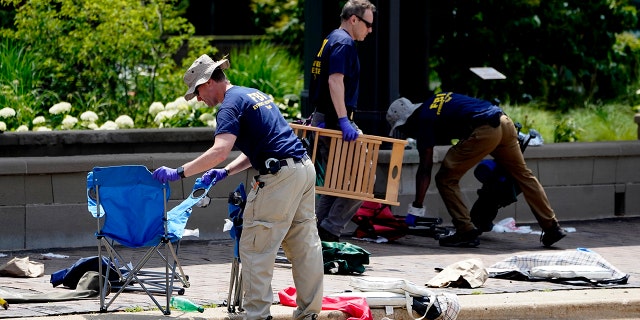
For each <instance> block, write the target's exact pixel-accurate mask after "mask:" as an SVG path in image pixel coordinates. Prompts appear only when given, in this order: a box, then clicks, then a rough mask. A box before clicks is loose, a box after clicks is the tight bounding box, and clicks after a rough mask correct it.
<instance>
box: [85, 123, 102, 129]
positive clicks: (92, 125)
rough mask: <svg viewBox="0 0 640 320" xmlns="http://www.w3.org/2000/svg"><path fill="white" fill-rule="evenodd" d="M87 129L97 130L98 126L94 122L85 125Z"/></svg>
mask: <svg viewBox="0 0 640 320" xmlns="http://www.w3.org/2000/svg"><path fill="white" fill-rule="evenodd" d="M87 128H89V129H91V130H98V129H100V127H98V125H97V124H96V123H95V122H91V123H89V124H88V125H87Z"/></svg>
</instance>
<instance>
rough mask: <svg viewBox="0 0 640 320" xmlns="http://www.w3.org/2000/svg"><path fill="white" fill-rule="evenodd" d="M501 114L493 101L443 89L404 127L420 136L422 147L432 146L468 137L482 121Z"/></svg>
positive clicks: (411, 117) (415, 112) (418, 138)
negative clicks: (443, 90)
mask: <svg viewBox="0 0 640 320" xmlns="http://www.w3.org/2000/svg"><path fill="white" fill-rule="evenodd" d="M501 114H502V109H500V108H499V107H497V106H495V105H493V104H492V103H491V102H489V101H485V100H480V99H476V98H472V97H468V96H465V95H462V94H458V93H453V92H443V93H439V94H436V95H434V96H433V97H431V98H429V99H428V100H427V101H425V102H424V103H423V104H422V105H421V106H420V107H419V108H418V109H416V110H415V111H414V112H413V114H412V115H411V116H410V117H409V119H407V123H406V124H405V125H404V126H402V128H401V130H402V131H403V132H404V133H405V134H406V135H408V136H409V137H411V138H414V139H416V142H417V144H418V148H419V149H422V148H429V147H433V146H435V145H446V144H451V139H465V138H467V137H469V135H470V134H471V132H472V131H473V129H474V128H476V127H477V126H478V125H481V124H487V123H490V122H492V121H493V122H495V121H496V120H497V121H499V117H500V115H501Z"/></svg>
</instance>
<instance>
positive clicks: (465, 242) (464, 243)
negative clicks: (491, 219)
mask: <svg viewBox="0 0 640 320" xmlns="http://www.w3.org/2000/svg"><path fill="white" fill-rule="evenodd" d="M480 233H481V232H480V230H478V229H475V228H474V229H472V230H470V231H467V232H462V233H460V232H456V233H454V234H452V235H450V236H446V237H442V238H440V240H439V242H440V245H441V246H443V247H464V248H473V247H477V246H478V245H480V240H478V236H479V235H480Z"/></svg>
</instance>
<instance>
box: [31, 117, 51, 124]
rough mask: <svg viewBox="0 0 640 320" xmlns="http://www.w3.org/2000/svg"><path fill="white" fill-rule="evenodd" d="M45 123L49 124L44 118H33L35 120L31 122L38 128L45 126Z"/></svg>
mask: <svg viewBox="0 0 640 320" xmlns="http://www.w3.org/2000/svg"><path fill="white" fill-rule="evenodd" d="M45 122H47V119H45V118H44V116H37V117H35V118H33V120H31V123H33V124H34V125H36V126H37V125H39V124H43V123H45Z"/></svg>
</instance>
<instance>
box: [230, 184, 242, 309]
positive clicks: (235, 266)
mask: <svg viewBox="0 0 640 320" xmlns="http://www.w3.org/2000/svg"><path fill="white" fill-rule="evenodd" d="M246 202H247V193H246V192H245V190H244V184H243V183H240V185H238V187H237V188H236V190H235V191H233V192H231V193H230V194H229V219H230V221H231V223H232V226H231V227H230V228H229V234H230V235H231V239H233V240H234V248H233V261H232V263H231V279H230V281H229V295H228V297H227V311H228V312H231V313H234V312H236V310H237V311H242V274H241V273H240V248H239V247H240V235H241V234H242V214H243V212H244V205H245V203H246ZM236 308H237V309H236Z"/></svg>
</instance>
